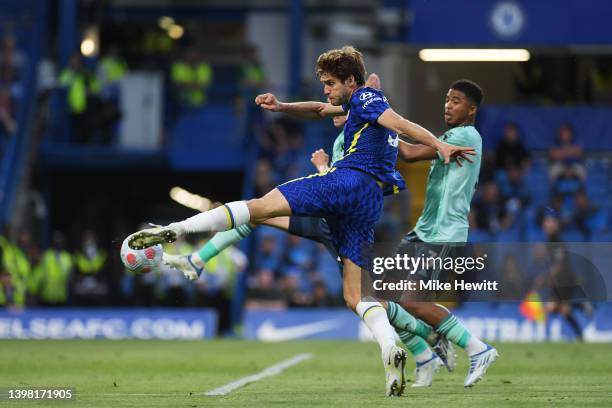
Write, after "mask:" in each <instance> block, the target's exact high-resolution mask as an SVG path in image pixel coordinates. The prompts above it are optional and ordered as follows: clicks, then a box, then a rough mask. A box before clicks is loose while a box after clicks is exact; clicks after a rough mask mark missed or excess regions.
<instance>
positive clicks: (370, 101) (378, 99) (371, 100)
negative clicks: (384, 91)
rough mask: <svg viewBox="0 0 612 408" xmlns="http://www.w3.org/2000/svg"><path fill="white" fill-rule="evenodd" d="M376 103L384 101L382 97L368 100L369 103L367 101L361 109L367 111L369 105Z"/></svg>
mask: <svg viewBox="0 0 612 408" xmlns="http://www.w3.org/2000/svg"><path fill="white" fill-rule="evenodd" d="M375 101H382V98H381V97H379V96H377V97H376V98H372V99H368V100H367V101H366V102H365V103H364V104H363V106H362V107H361V108H362V109H365V108H366V107H367V106H368V105H369V104H371V103H372V102H375Z"/></svg>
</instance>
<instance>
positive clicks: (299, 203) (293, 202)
mask: <svg viewBox="0 0 612 408" xmlns="http://www.w3.org/2000/svg"><path fill="white" fill-rule="evenodd" d="M278 190H279V191H280V192H281V193H282V194H283V196H284V197H285V199H286V200H287V202H288V203H289V206H290V207H291V215H293V216H302V217H317V218H325V220H326V221H327V224H328V226H329V229H330V232H331V236H332V242H333V244H334V247H335V248H337V249H338V252H339V254H340V255H341V256H342V257H346V258H348V259H350V260H351V261H353V262H354V263H355V264H356V265H358V266H360V267H362V268H365V267H367V266H368V262H367V259H366V257H365V256H364V250H367V248H368V247H369V246H370V245H371V244H372V243H373V242H374V225H375V223H376V221H378V219H379V218H380V216H381V215H382V208H383V192H382V189H381V188H380V187H379V186H378V184H377V183H376V181H375V180H374V178H373V177H372V176H370V175H368V174H366V173H363V172H361V171H358V170H354V169H349V168H339V169H338V168H332V170H331V171H329V172H328V173H325V174H321V173H318V174H312V175H310V176H307V177H302V178H299V179H295V180H292V181H289V182H287V183H285V184H281V185H280V186H278Z"/></svg>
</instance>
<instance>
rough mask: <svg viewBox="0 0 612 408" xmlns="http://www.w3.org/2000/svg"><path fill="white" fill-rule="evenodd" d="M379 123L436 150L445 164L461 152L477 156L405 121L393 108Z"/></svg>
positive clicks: (465, 148)
mask: <svg viewBox="0 0 612 408" xmlns="http://www.w3.org/2000/svg"><path fill="white" fill-rule="evenodd" d="M377 121H378V123H379V124H380V125H382V126H384V127H386V128H387V129H390V130H392V131H394V132H396V133H398V134H404V135H407V136H409V137H411V138H413V139H415V140H416V141H417V142H419V143H422V144H424V145H426V146H429V147H432V148H434V149H436V150H437V151H439V152H440V154H441V155H442V157H443V158H444V164H448V163H450V160H451V158H452V157H453V156H455V155H457V153H458V152H461V151H464V152H466V153H467V154H476V153H475V150H474V148H473V147H462V146H453V145H449V144H448V143H444V142H442V141H440V140H438V139H437V138H436V137H435V136H434V135H433V134H432V133H431V132H430V131H429V130H427V129H425V128H423V127H421V126H419V125H417V124H416V123H414V122H411V121H409V120H407V119H404V118H403V117H401V116H400V115H398V114H397V113H396V112H395V111H394V110H393V109H391V108H389V109H387V110H385V111H384V112H383V113H382V115H380V116H379V117H378V120H377ZM470 152H471V153H470Z"/></svg>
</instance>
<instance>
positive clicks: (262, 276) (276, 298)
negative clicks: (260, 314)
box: [246, 269, 286, 309]
mask: <svg viewBox="0 0 612 408" xmlns="http://www.w3.org/2000/svg"><path fill="white" fill-rule="evenodd" d="M285 306H286V304H285V300H284V295H283V293H282V292H281V291H280V289H279V288H278V286H277V285H276V283H275V282H274V273H273V272H272V271H271V270H269V269H260V270H259V271H257V273H256V274H255V279H254V281H253V282H252V283H251V285H250V287H249V291H248V292H247V303H246V307H247V308H248V309H283V308H285Z"/></svg>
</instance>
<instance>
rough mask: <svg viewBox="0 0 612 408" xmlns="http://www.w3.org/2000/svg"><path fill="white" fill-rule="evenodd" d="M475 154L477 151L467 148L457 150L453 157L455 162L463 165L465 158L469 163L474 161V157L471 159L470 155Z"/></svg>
mask: <svg viewBox="0 0 612 408" xmlns="http://www.w3.org/2000/svg"><path fill="white" fill-rule="evenodd" d="M475 154H476V152H468V151H465V150H459V151H456V152H455V154H453V156H452V159H453V160H454V161H455V163H457V166H459V167H463V164H461V162H462V161H463V160H465V161H467V162H469V163H474V162H473V161H472V159H470V156H473V155H475Z"/></svg>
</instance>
